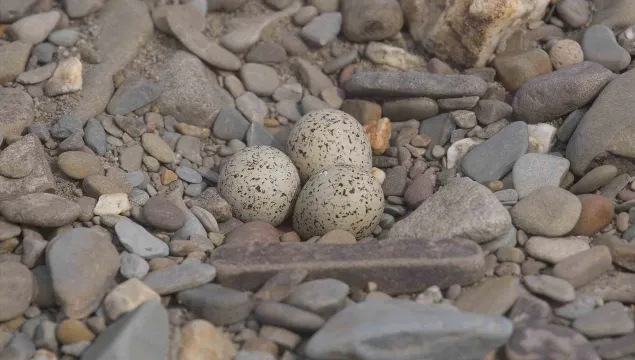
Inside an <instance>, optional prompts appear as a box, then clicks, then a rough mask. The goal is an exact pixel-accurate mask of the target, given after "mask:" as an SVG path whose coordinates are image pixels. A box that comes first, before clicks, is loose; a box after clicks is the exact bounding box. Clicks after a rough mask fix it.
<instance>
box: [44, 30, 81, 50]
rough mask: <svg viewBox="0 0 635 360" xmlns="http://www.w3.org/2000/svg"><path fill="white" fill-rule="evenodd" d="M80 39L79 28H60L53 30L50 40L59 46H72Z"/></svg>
mask: <svg viewBox="0 0 635 360" xmlns="http://www.w3.org/2000/svg"><path fill="white" fill-rule="evenodd" d="M78 39H79V31H78V30H77V29H60V30H55V31H53V32H52V33H51V34H50V35H49V37H48V40H49V41H50V42H52V43H53V44H55V45H58V46H66V47H71V46H73V45H75V43H76V42H77V40H78Z"/></svg>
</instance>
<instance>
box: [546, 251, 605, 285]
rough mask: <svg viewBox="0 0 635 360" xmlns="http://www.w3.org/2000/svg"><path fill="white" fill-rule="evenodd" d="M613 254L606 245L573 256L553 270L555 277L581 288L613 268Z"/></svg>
mask: <svg viewBox="0 0 635 360" xmlns="http://www.w3.org/2000/svg"><path fill="white" fill-rule="evenodd" d="M611 261H612V259H611V252H610V251H609V249H608V248H607V247H606V246H604V245H598V246H594V247H593V248H591V249H588V250H585V251H581V252H579V253H577V254H575V255H572V256H570V257H568V258H566V259H564V260H562V261H560V262H559V263H557V264H556V266H554V268H553V275H554V276H557V277H559V278H561V279H564V280H567V281H568V282H569V283H571V284H572V285H573V286H575V287H580V286H583V285H586V284H588V283H589V282H591V281H593V280H595V279H597V278H598V277H600V276H601V275H602V274H604V273H605V272H607V271H608V270H610V269H611V268H612V264H611Z"/></svg>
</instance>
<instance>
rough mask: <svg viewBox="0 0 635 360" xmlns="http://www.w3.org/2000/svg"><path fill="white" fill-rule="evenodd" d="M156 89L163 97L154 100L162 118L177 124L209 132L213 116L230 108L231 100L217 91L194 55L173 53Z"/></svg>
mask: <svg viewBox="0 0 635 360" xmlns="http://www.w3.org/2000/svg"><path fill="white" fill-rule="evenodd" d="M162 79H163V80H162V81H161V82H160V85H161V86H162V87H163V89H164V90H163V93H162V94H161V96H160V97H159V99H158V100H157V106H159V108H160V109H161V113H162V114H167V115H172V116H174V117H175V118H176V119H177V120H178V121H179V122H185V123H187V124H191V125H196V126H200V127H204V128H209V127H210V126H211V125H212V124H213V123H214V119H215V118H216V114H217V112H218V111H219V110H220V109H221V108H223V107H226V106H233V105H234V99H233V97H232V96H231V94H229V93H228V92H227V91H226V90H224V89H223V88H221V87H220V86H219V85H218V83H217V80H216V77H215V76H213V74H212V73H211V72H210V71H209V70H208V69H207V68H206V67H205V65H204V64H203V63H202V62H201V61H200V60H199V59H198V58H197V57H196V56H194V55H191V54H189V53H187V52H184V51H178V52H176V53H175V54H174V55H173V56H172V58H171V59H170V60H169V61H168V64H167V67H166V69H165V70H164V72H163V76H162Z"/></svg>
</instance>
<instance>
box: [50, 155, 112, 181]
mask: <svg viewBox="0 0 635 360" xmlns="http://www.w3.org/2000/svg"><path fill="white" fill-rule="evenodd" d="M57 164H58V166H59V167H60V170H62V172H64V174H66V175H67V176H69V177H71V178H73V179H76V180H81V179H85V178H87V177H89V176H91V175H98V174H100V173H101V172H102V167H101V161H100V160H99V158H98V157H97V156H95V155H92V154H89V153H86V152H83V151H67V152H65V153H62V154H60V156H59V158H58V159H57Z"/></svg>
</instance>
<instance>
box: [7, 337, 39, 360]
mask: <svg viewBox="0 0 635 360" xmlns="http://www.w3.org/2000/svg"><path fill="white" fill-rule="evenodd" d="M35 353H36V351H35V345H34V344H33V341H31V339H29V336H28V335H26V334H24V333H20V332H18V333H17V334H15V335H14V336H13V337H12V338H11V340H10V341H9V342H8V344H7V346H6V347H5V348H4V350H3V352H2V354H0V355H2V358H3V360H4V359H7V360H13V359H19V360H27V359H31V357H32V356H33V355H34V354H35Z"/></svg>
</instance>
